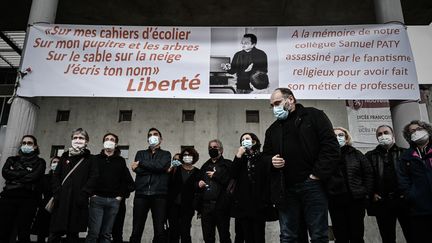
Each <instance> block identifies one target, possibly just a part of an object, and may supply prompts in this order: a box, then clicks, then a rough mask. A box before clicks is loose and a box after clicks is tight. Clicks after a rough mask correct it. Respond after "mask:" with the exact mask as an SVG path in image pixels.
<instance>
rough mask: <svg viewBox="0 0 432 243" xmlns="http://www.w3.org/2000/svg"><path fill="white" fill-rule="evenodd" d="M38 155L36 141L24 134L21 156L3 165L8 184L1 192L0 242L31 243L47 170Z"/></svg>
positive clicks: (19, 152) (3, 172)
mask: <svg viewBox="0 0 432 243" xmlns="http://www.w3.org/2000/svg"><path fill="white" fill-rule="evenodd" d="M38 155H39V147H38V144H37V140H36V138H35V137H34V136H32V135H25V136H24V137H23V138H22V139H21V147H20V149H19V151H18V155H17V156H11V157H9V158H7V160H6V162H5V164H4V166H3V169H2V175H3V177H4V179H5V180H6V182H5V186H4V188H3V191H2V192H1V193H0V242H5V243H6V242H9V241H10V240H11V239H14V241H13V242H15V239H16V237H17V236H18V240H19V242H30V226H31V223H32V219H33V217H34V215H35V213H36V208H37V205H38V202H39V201H40V199H41V195H40V190H39V189H40V188H39V187H38V186H39V183H40V180H41V179H42V177H43V175H44V173H45V167H46V163H45V160H44V159H42V158H39V156H38Z"/></svg>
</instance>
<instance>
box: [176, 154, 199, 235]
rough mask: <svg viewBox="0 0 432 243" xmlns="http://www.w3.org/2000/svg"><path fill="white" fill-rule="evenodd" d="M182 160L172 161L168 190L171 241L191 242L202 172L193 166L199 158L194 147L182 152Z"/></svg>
mask: <svg viewBox="0 0 432 243" xmlns="http://www.w3.org/2000/svg"><path fill="white" fill-rule="evenodd" d="M179 157H180V158H179V159H180V162H181V165H179V164H178V163H171V164H172V165H171V168H170V169H169V171H170V173H171V176H170V181H169V191H168V222H169V226H170V243H174V242H175V243H178V242H180V239H181V242H182V243H191V242H192V239H191V235H190V229H191V222H192V218H193V216H194V214H195V202H196V200H197V198H195V197H196V196H197V192H198V191H199V189H198V187H197V185H198V181H199V180H200V178H201V174H200V173H201V172H200V170H199V169H198V168H196V167H195V166H193V164H195V163H196V162H197V161H198V159H199V155H198V152H197V151H196V150H195V149H194V148H185V149H183V151H182V152H181V153H180V156H179Z"/></svg>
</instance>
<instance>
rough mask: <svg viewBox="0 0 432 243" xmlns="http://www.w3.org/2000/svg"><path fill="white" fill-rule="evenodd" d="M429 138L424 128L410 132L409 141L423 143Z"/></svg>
mask: <svg viewBox="0 0 432 243" xmlns="http://www.w3.org/2000/svg"><path fill="white" fill-rule="evenodd" d="M428 140H429V134H428V132H427V131H426V130H419V131H415V132H413V133H412V134H411V141H413V142H414V143H416V144H417V145H422V144H425V143H426V142H427V141H428Z"/></svg>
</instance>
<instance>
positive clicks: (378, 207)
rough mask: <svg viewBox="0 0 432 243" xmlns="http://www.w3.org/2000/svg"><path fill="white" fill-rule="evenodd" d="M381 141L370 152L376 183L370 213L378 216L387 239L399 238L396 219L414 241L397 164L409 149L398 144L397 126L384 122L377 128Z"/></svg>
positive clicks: (385, 242)
mask: <svg viewBox="0 0 432 243" xmlns="http://www.w3.org/2000/svg"><path fill="white" fill-rule="evenodd" d="M376 138H377V141H378V145H377V146H376V148H375V149H373V150H371V151H369V152H367V153H366V158H368V160H369V161H370V163H371V165H372V169H373V176H374V187H373V196H372V198H371V205H370V207H369V208H368V210H367V211H368V215H369V216H376V220H377V224H378V228H379V231H380V235H381V239H382V242H383V243H395V242H396V221H397V220H398V221H399V224H400V225H401V227H402V230H403V234H404V237H405V239H406V242H408V243H410V242H411V238H410V223H409V217H408V207H407V205H408V204H407V202H406V199H405V197H404V196H403V194H402V192H401V191H400V189H399V186H398V179H397V175H396V166H397V163H398V162H399V160H400V159H401V156H402V154H403V153H404V152H405V149H403V148H401V147H399V146H397V145H396V144H395V138H394V133H393V128H392V127H390V126H388V125H381V126H379V127H378V128H377V129H376Z"/></svg>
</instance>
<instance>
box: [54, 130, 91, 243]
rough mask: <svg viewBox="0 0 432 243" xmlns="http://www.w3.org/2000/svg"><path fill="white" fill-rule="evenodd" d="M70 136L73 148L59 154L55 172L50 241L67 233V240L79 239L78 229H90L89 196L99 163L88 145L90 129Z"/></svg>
mask: <svg viewBox="0 0 432 243" xmlns="http://www.w3.org/2000/svg"><path fill="white" fill-rule="evenodd" d="M71 138H72V147H71V148H69V149H68V150H67V151H66V152H65V153H63V155H62V156H61V157H60V161H59V163H58V165H57V168H56V169H55V171H54V173H53V194H54V208H53V211H52V216H51V223H50V236H49V238H48V242H60V239H61V236H62V235H64V234H66V235H67V237H66V239H67V242H70V243H72V242H78V234H79V232H85V231H87V221H88V198H89V196H90V195H91V194H92V189H91V185H92V184H93V185H94V181H95V179H97V174H98V173H97V166H96V163H92V157H91V155H90V151H89V150H88V149H87V148H86V147H87V143H88V141H89V137H88V134H87V132H86V131H84V130H83V129H81V128H78V129H77V130H75V131H73V132H72V136H71ZM78 163H79V164H78ZM75 166H76V168H75V170H74V171H73V172H72V173H71V174H70V176H69V177H68V178H67V179H66V180H65V182H64V183H62V182H63V180H64V179H65V177H66V176H67V175H68V173H69V172H70V171H71V170H72V169H73V168H74V167H75ZM62 184H63V185H62Z"/></svg>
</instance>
